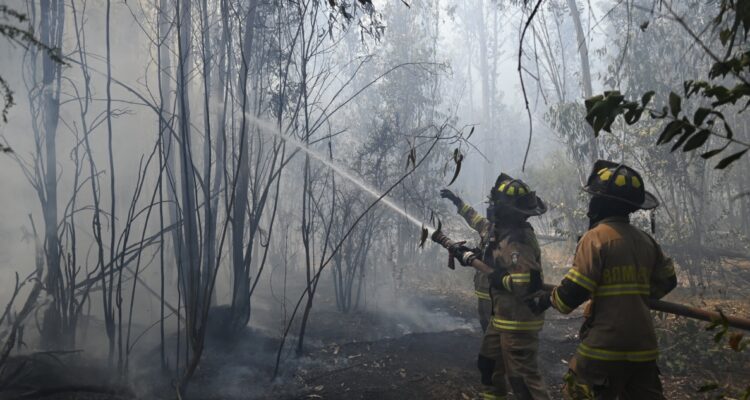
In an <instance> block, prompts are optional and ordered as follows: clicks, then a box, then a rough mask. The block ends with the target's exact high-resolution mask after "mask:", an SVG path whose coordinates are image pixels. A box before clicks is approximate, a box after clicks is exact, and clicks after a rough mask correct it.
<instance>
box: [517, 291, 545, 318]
mask: <svg viewBox="0 0 750 400" xmlns="http://www.w3.org/2000/svg"><path fill="white" fill-rule="evenodd" d="M551 295H552V292H550V291H548V290H538V291H536V292H534V293H531V294H529V295H528V296H526V297H524V299H523V302H524V303H526V305H527V306H528V307H529V309H530V310H531V312H533V313H534V314H541V313H543V312H545V311H546V310H547V309H548V308H550V307H551V306H552V298H551Z"/></svg>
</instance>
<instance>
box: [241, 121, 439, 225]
mask: <svg viewBox="0 0 750 400" xmlns="http://www.w3.org/2000/svg"><path fill="white" fill-rule="evenodd" d="M246 116H247V118H248V119H249V120H251V121H252V122H253V123H255V124H256V125H257V126H258V128H259V130H260V131H261V132H262V133H265V134H268V135H272V136H274V137H277V138H279V139H281V140H283V141H285V142H286V143H288V144H291V145H292V146H294V147H296V148H298V149H300V150H302V151H304V152H305V153H306V154H307V155H309V156H310V157H312V158H314V159H315V160H317V161H318V162H320V163H321V164H324V165H325V166H327V167H328V168H330V169H331V170H333V171H334V172H336V173H337V174H338V175H340V176H341V177H343V178H345V179H346V180H348V181H349V182H351V183H353V184H355V185H357V187H359V188H360V189H362V190H363V191H364V192H365V193H367V194H368V195H370V197H372V198H373V199H378V198H380V196H382V195H383V194H382V193H380V192H379V191H378V190H377V189H375V188H373V187H372V186H370V185H368V184H367V183H366V182H364V181H362V180H361V179H359V178H357V177H356V176H354V175H352V174H351V173H350V172H349V171H348V170H346V169H345V168H343V167H342V166H340V165H338V164H336V163H334V162H333V161H332V160H330V159H328V158H327V157H326V156H324V155H323V154H320V153H318V152H317V151H315V150H313V149H311V148H309V147H307V146H306V145H305V144H304V143H302V142H300V141H298V140H296V139H294V138H293V137H290V136H287V135H284V134H283V133H282V132H281V131H280V130H279V128H278V126H277V125H276V124H275V123H272V122H269V121H266V120H263V119H260V118H257V117H255V116H252V115H249V114H246ZM380 203H382V204H385V205H386V206H388V207H389V208H390V209H391V210H393V211H395V212H397V213H399V214H400V215H402V216H403V217H404V218H406V219H407V220H408V221H409V222H411V223H412V224H414V225H416V226H417V227H418V228H421V227H423V226H424V227H426V228H428V230H429V231H430V232H432V231H434V230H435V228H434V227H432V226H431V225H429V224H425V223H423V222H422V221H420V220H419V219H418V218H416V217H415V216H413V215H411V214H409V213H408V212H406V210H404V209H403V208H401V207H399V206H398V205H397V204H396V203H395V202H393V200H391V199H389V198H388V196H385V197H383V198H382V199H381V200H380Z"/></svg>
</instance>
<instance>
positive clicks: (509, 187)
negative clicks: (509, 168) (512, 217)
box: [490, 173, 547, 216]
mask: <svg viewBox="0 0 750 400" xmlns="http://www.w3.org/2000/svg"><path fill="white" fill-rule="evenodd" d="M490 207H493V208H495V207H505V208H508V209H511V210H513V211H516V212H518V213H520V214H523V215H526V216H535V215H542V214H544V213H546V212H547V205H546V204H544V201H542V199H541V198H539V196H537V195H536V192H534V191H532V190H531V188H529V185H527V184H525V183H524V182H523V181H522V180H520V179H513V178H511V177H510V176H508V175H506V174H504V173H502V174H500V176H498V177H497V180H495V185H494V186H493V187H492V190H491V191H490Z"/></svg>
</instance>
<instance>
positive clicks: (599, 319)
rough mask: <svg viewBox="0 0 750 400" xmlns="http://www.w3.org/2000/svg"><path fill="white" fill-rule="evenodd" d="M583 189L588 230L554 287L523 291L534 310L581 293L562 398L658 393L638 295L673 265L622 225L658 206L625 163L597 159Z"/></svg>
mask: <svg viewBox="0 0 750 400" xmlns="http://www.w3.org/2000/svg"><path fill="white" fill-rule="evenodd" d="M584 190H585V191H586V192H588V193H589V194H591V195H592V197H591V201H590V203H589V211H588V217H589V224H590V226H589V230H588V232H586V234H585V235H584V236H583V237H582V238H581V239H580V241H579V242H578V248H577V249H576V253H575V257H574V259H573V266H572V268H571V269H570V270H569V271H568V273H567V274H566V275H565V278H564V279H563V280H562V282H561V283H560V285H559V286H557V287H555V288H554V289H553V290H552V291H551V292H546V293H545V292H540V293H539V294H537V295H535V296H531V297H530V298H529V304H530V306H531V307H532V308H534V309H535V310H536V311H538V312H541V311H543V310H544V309H546V308H548V307H550V306H552V307H554V308H555V309H557V310H558V311H560V312H562V313H566V314H567V313H569V312H571V311H572V310H573V309H575V308H576V307H578V306H579V305H581V304H583V303H584V302H585V301H586V300H589V299H590V300H591V301H590V302H589V303H588V305H587V306H586V309H585V312H584V316H585V321H584V323H583V326H582V327H581V332H580V335H579V336H580V337H581V344H580V345H579V346H578V349H577V351H576V354H575V355H574V356H573V359H572V360H571V361H570V364H569V366H570V370H569V372H568V374H567V375H566V376H565V388H564V394H565V397H566V398H568V399H576V400H577V399H618V398H619V399H639V400H640V399H644V400H650V399H664V394H663V392H662V387H661V381H660V379H659V369H658V367H657V364H656V359H657V355H658V349H657V342H656V334H655V333H654V326H653V321H652V318H651V312H650V310H649V307H648V305H647V304H646V302H645V301H644V300H645V299H646V298H653V299H659V298H661V297H663V296H664V295H666V294H667V293H669V292H670V291H671V290H672V289H674V287H675V286H676V285H677V278H676V276H675V271H674V265H673V263H672V260H671V259H669V258H667V257H666V256H665V255H664V253H663V252H662V250H661V248H660V247H659V245H658V244H657V243H656V241H655V240H654V239H653V238H652V237H651V236H650V235H648V234H647V233H646V232H643V231H641V230H640V229H638V228H635V227H634V226H632V225H630V222H629V215H630V213H632V212H634V211H637V210H639V209H644V210H649V209H653V208H655V207H657V206H658V205H659V203H658V201H657V200H656V198H655V197H654V196H653V195H652V194H651V193H649V192H647V191H646V190H645V188H644V182H643V178H642V177H641V175H640V174H639V173H638V172H636V171H635V170H633V169H632V168H630V167H628V166H625V165H622V164H616V163H613V162H609V161H602V160H600V161H597V162H596V163H595V164H594V168H593V171H592V173H591V175H590V176H589V178H588V182H587V185H586V186H585V187H584Z"/></svg>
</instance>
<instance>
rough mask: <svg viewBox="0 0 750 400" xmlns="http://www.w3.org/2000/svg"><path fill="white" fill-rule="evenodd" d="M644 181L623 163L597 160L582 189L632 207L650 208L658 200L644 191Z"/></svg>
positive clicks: (656, 203) (654, 206) (656, 204)
mask: <svg viewBox="0 0 750 400" xmlns="http://www.w3.org/2000/svg"><path fill="white" fill-rule="evenodd" d="M644 186H645V183H644V182H643V178H642V177H641V174H639V173H638V171H636V170H634V169H633V168H630V167H628V166H627V165H624V164H618V163H614V162H612V161H606V160H599V161H597V162H595V163H594V168H593V170H592V171H591V175H589V179H588V181H587V183H586V186H584V187H583V190H584V191H586V192H588V193H590V194H592V195H594V196H601V197H605V198H608V199H614V200H619V201H622V202H624V203H627V204H630V205H632V206H634V207H637V208H640V209H643V210H650V209H652V208H656V207H657V206H658V205H659V200H657V199H656V197H655V196H654V195H653V194H651V193H649V192H648V191H646V188H645V187H644Z"/></svg>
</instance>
